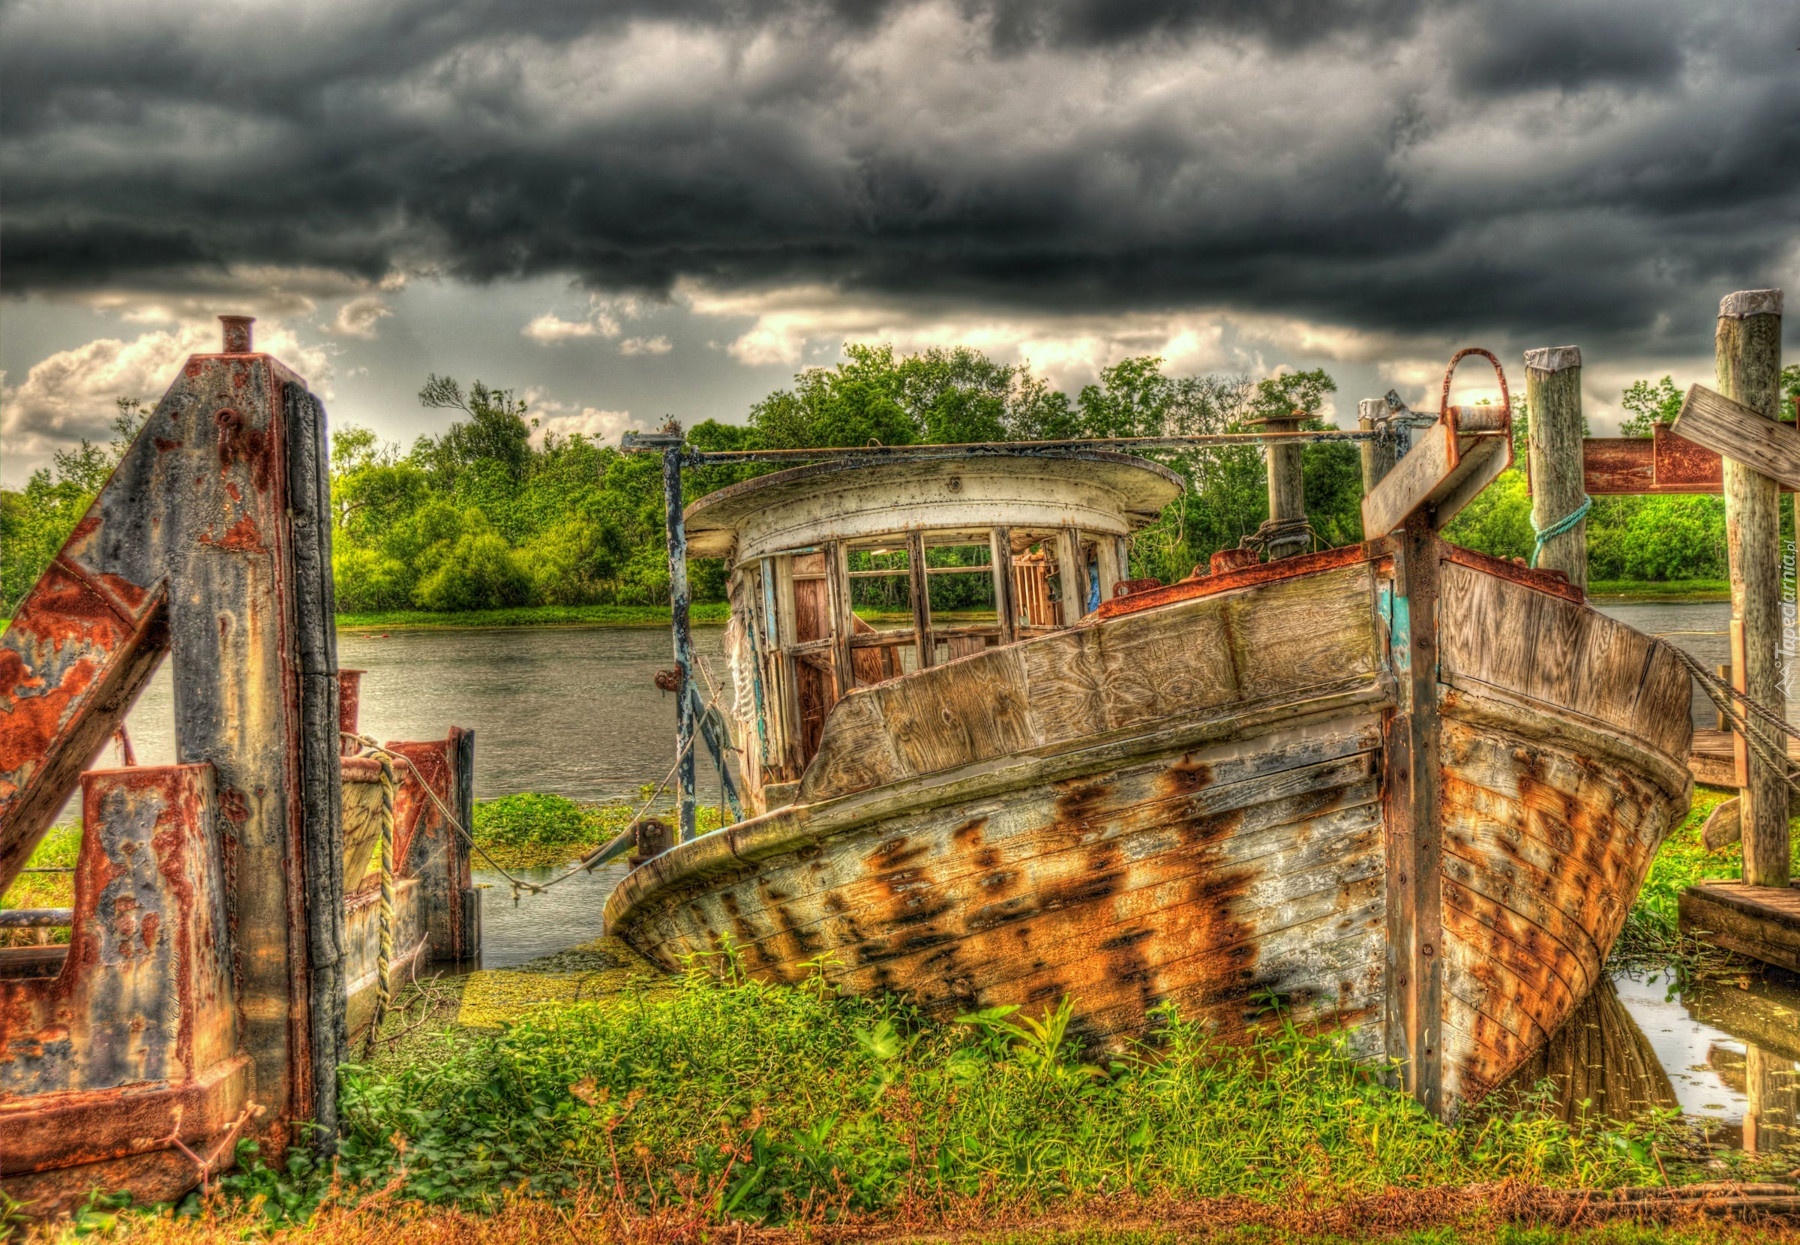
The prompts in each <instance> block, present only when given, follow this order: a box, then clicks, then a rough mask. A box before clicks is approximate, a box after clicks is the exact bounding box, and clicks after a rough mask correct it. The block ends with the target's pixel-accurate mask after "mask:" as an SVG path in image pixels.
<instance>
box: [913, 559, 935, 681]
mask: <svg viewBox="0 0 1800 1245" xmlns="http://www.w3.org/2000/svg"><path fill="white" fill-rule="evenodd" d="M906 569H907V572H908V575H909V576H910V580H911V585H912V614H913V636H914V640H915V642H916V644H917V647H918V654H919V669H921V670H923V669H925V668H926V667H927V666H933V665H936V664H937V642H936V641H935V640H933V639H932V638H931V579H930V577H929V576H927V575H926V574H925V533H924V532H918V531H913V532H908V533H907V534H906Z"/></svg>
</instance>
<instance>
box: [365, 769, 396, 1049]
mask: <svg viewBox="0 0 1800 1245" xmlns="http://www.w3.org/2000/svg"><path fill="white" fill-rule="evenodd" d="M380 759H381V907H380V910H379V911H380V917H381V925H380V931H381V932H380V942H379V943H378V944H377V948H376V952H375V1014H374V1016H373V1018H372V1019H371V1020H370V1021H369V1042H370V1044H371V1045H373V1043H374V1041H375V1035H376V1034H377V1033H379V1032H380V1031H381V1022H382V1021H383V1020H384V1019H385V1018H386V1017H387V1010H388V1003H389V1002H391V1001H392V999H393V993H394V981H393V961H394V788H395V786H397V785H398V784H397V783H396V782H395V780H394V766H393V763H392V762H391V761H390V760H389V759H388V757H387V756H386V755H383V756H382V757H381V758H380Z"/></svg>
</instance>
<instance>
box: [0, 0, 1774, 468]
mask: <svg viewBox="0 0 1800 1245" xmlns="http://www.w3.org/2000/svg"><path fill="white" fill-rule="evenodd" d="M1796 45H1800V6H1796V5H1794V4H1793V3H1792V0H1733V2H1732V3H1730V4H1713V3H1702V2H1697V0H1684V2H1682V3H1673V2H1670V0H1632V2H1630V3H1626V2H1625V0H1502V2H1499V3H1479V4H1477V3H1449V4H1426V3H1408V2H1406V0H1369V2H1364V3H1327V2H1326V0H1280V2H1262V3H1257V2H1253V0H1213V2H1211V3H1179V2H1176V0H1063V2H1062V3H1050V4H1027V3H1024V2H1023V0H993V2H980V0H965V2H963V3H949V2H941V3H877V2H862V3H852V2H850V0H843V2H841V3H836V4H829V3H815V4H808V3H780V2H777V0H766V2H756V0H733V2H731V3H707V2H705V0H673V2H668V3H663V2H659V3H656V4H649V3H637V4H616V5H591V4H586V3H582V4H576V3H555V4H539V5H515V4H503V3H499V2H498V0H493V2H491V3H464V4H458V5H446V4H427V3H420V2H417V0H401V2H399V3H380V2H378V0H357V2H354V3H352V2H350V0H342V2H340V3H325V4H311V5H301V6H295V5H293V4H280V5H277V4H273V3H267V4H258V3H242V2H240V0H233V2H230V3H227V2H225V0H217V2H215V3H196V2H194V0H171V2H168V3H162V4H158V5H154V6H145V5H132V4H127V3H121V2H113V3H98V2H95V0H73V2H60V3H53V2H51V0H10V2H8V3H5V4H0V107H3V109H4V116H5V128H4V133H3V134H0V179H3V180H0V190H3V194H4V198H3V200H0V210H3V213H4V222H3V223H4V233H3V235H0V264H3V265H4V267H3V273H4V281H5V290H6V295H7V297H6V298H5V300H4V301H3V302H0V330H3V335H0V366H3V367H4V369H5V371H6V386H7V388H6V393H5V398H4V408H3V410H0V450H4V451H5V463H4V465H3V467H0V478H4V479H5V481H7V482H8V483H16V482H17V481H18V480H19V479H20V478H21V477H22V476H23V474H24V473H25V472H27V471H28V470H29V469H30V468H31V467H32V466H34V465H36V464H38V463H40V462H42V461H43V460H44V458H45V456H46V455H47V454H48V453H49V452H51V451H52V450H53V449H55V448H57V447H58V446H61V445H65V444H68V443H70V442H71V441H72V440H73V439H75V438H78V437H80V436H82V435H89V436H93V435H97V434H100V433H102V432H103V430H104V428H105V425H106V422H107V420H108V419H109V418H110V414H111V403H110V398H111V397H112V396H113V395H114V394H117V393H130V394H135V395H138V396H144V397H152V396H154V395H155V394H156V393H157V392H159V391H160V389H161V388H162V387H163V385H164V384H166V381H167V377H168V374H169V372H170V369H171V368H172V367H173V366H174V364H175V363H176V362H178V361H179V358H180V357H181V355H183V354H185V353H186V352H187V351H188V350H190V349H194V348H201V347H206V346H210V344H211V342H212V341H213V340H215V338H216V330H215V329H214V328H213V327H212V326H211V324H210V322H209V319H210V315H211V314H212V313H213V312H216V311H224V310H248V311H251V312H253V313H255V314H257V315H258V316H260V317H261V318H262V321H263V323H262V324H261V325H260V326H259V327H260V328H261V329H262V339H263V341H264V342H265V343H267V344H268V345H270V346H271V347H272V348H275V349H277V350H278V351H279V352H281V353H283V354H284V355H285V356H287V357H288V358H289V359H290V361H291V362H293V363H294V364H295V365H296V366H298V367H300V368H301V370H302V371H304V372H306V373H307V374H308V375H309V376H310V377H311V378H312V379H313V380H314V382H315V385H316V386H317V387H319V388H321V389H322V390H324V391H326V392H327V393H328V395H329V397H330V408H331V411H332V415H333V418H334V419H335V420H336V421H338V422H340V423H342V422H360V423H366V424H369V425H371V426H374V427H376V428H377V429H378V430H379V431H380V432H382V433H383V435H386V436H389V437H393V438H397V439H402V440H409V439H410V438H411V437H412V436H413V435H416V434H417V433H418V432H420V431H426V430H430V429H433V428H436V427H439V426H441V425H442V423H443V416H442V414H441V413H428V412H423V411H420V410H418V409H417V407H416V405H415V404H414V403H413V402H412V398H411V395H412V393H413V392H414V391H415V390H416V389H417V387H418V384H419V383H420V381H421V380H422V379H423V378H424V375H425V373H426V372H428V371H438V372H449V373H452V374H455V375H458V376H461V377H463V378H464V379H468V378H470V377H473V376H476V375H479V376H480V377H482V378H483V379H485V380H487V381H489V382H490V383H495V384H502V385H511V386H514V387H517V388H520V389H529V390H532V391H533V392H534V393H535V394H537V395H538V403H537V407H538V410H539V412H540V413H541V414H542V415H544V416H545V417H546V418H547V419H551V420H555V421H557V423H556V426H557V427H561V428H565V429H576V428H580V429H586V430H589V431H592V432H594V433H595V434H596V435H606V436H609V437H610V436H616V434H617V432H618V431H619V430H620V429H621V428H623V427H624V426H625V424H626V423H627V422H628V421H629V422H639V423H648V422H650V421H652V420H655V419H658V418H660V417H661V416H662V415H663V414H665V413H674V414H677V415H680V416H682V417H684V418H687V419H699V418H705V417H709V416H711V417H719V418H728V419H742V418H743V415H744V413H745V410H746V408H747V407H748V405H749V403H750V402H751V401H753V400H754V399H755V398H756V397H757V396H759V395H760V394H762V393H764V392H767V391H768V390H769V389H770V388H772V387H774V386H775V385H777V384H780V383H782V382H783V381H784V380H785V379H786V378H787V377H788V376H790V375H791V373H792V372H793V371H794V369H795V368H797V367H799V366H802V365H804V364H808V363H814V362H826V361H829V360H830V359H832V358H835V357H836V352H837V347H838V345H839V343H841V342H842V341H843V340H845V339H846V338H848V339H868V338H874V337H883V338H886V339H889V340H893V341H895V342H896V344H899V345H901V346H903V347H911V346H919V345H928V344H939V343H949V342H953V341H968V342H970V343H971V344H974V345H978V346H982V347H983V348H985V349H988V350H990V351H991V352H992V353H995V354H998V355H1001V356H1003V357H1009V358H1010V357H1028V358H1030V360H1031V361H1032V362H1033V363H1034V365H1036V366H1038V367H1039V368H1040V369H1042V370H1044V371H1046V372H1048V373H1049V374H1050V375H1051V377H1052V379H1054V380H1057V381H1058V382H1059V383H1063V384H1067V385H1070V386H1073V385H1078V384H1080V383H1081V382H1083V381H1085V380H1087V379H1089V378H1091V376H1092V374H1093V372H1094V371H1095V370H1096V369H1097V368H1098V367H1100V366H1103V365H1104V364H1105V363H1107V362H1111V361H1113V360H1115V359H1117V358H1120V357H1123V356H1124V355H1126V354H1131V353H1142V352H1157V353H1162V354H1164V355H1165V356H1166V357H1168V359H1169V360H1170V364H1171V366H1172V367H1174V368H1177V369H1179V370H1184V371H1210V370H1225V371H1240V370H1242V371H1251V372H1267V371H1270V370H1273V369H1275V368H1277V367H1282V366H1302V367H1304V366H1314V365H1323V366H1326V367H1327V368H1329V369H1330V370H1331V371H1332V372H1333V374H1334V375H1335V376H1337V377H1338V379H1339V381H1340V384H1341V385H1342V387H1343V393H1342V394H1341V398H1342V399H1344V400H1346V402H1347V403H1351V402H1354V399H1355V398H1356V397H1358V396H1363V395H1365V394H1371V393H1378V392H1381V391H1382V390H1384V389H1386V388H1387V386H1388V385H1389V384H1396V385H1398V386H1400V387H1401V389H1402V391H1403V392H1406V393H1407V394H1408V396H1409V397H1416V396H1420V395H1421V394H1422V393H1423V390H1424V387H1425V386H1426V384H1427V383H1428V382H1429V379H1430V377H1431V375H1432V374H1433V373H1434V372H1435V371H1438V370H1440V369H1441V367H1442V361H1443V359H1444V358H1446V357H1447V356H1448V354H1449V353H1450V351H1451V350H1452V349H1453V348H1454V347H1456V346H1458V345H1464V344H1484V345H1488V346H1490V347H1492V348H1494V349H1496V350H1498V351H1500V352H1501V353H1502V357H1503V358H1506V359H1509V360H1512V359H1516V358H1517V356H1518V352H1519V351H1520V350H1521V349H1523V348H1524V347H1526V346H1530V345H1541V344H1549V343H1552V342H1556V343H1560V342H1571V341H1572V342H1578V343H1580V344H1581V345H1582V346H1583V347H1584V349H1585V350H1586V352H1587V355H1588V359H1589V368H1588V381H1589V387H1590V397H1591V399H1592V401H1593V404H1594V412H1595V415H1596V423H1598V424H1600V425H1601V426H1604V425H1605V424H1606V423H1607V422H1608V421H1609V419H1610V418H1611V415H1612V413H1613V404H1616V400H1617V396H1618V388H1619V386H1620V385H1622V384H1623V383H1624V382H1625V381H1627V380H1629V379H1631V378H1633V377H1634V376H1638V375H1647V374H1660V373H1661V372H1663V371H1673V372H1675V373H1677V379H1678V380H1682V381H1684V382H1685V381H1686V380H1691V379H1702V378H1704V376H1705V374H1706V371H1707V366H1706V363H1707V356H1708V354H1709V351H1710V333H1711V317H1712V313H1713V310H1714V308H1715V307H1716V305H1717V299H1718V297H1719V296H1720V295H1721V294H1723V293H1725V292H1728V291H1729V290H1732V289H1737V288H1743V287H1748V286H1765V285H1784V286H1786V287H1787V288H1788V289H1789V290H1790V291H1792V290H1795V289H1800V51H1796Z"/></svg>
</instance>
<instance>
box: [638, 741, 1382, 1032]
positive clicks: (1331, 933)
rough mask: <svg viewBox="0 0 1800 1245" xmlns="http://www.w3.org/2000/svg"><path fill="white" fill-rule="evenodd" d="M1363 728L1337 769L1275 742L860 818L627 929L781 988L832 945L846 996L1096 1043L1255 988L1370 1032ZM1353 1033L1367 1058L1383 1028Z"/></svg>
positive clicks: (670, 951) (1250, 1007) (1224, 1007)
mask: <svg viewBox="0 0 1800 1245" xmlns="http://www.w3.org/2000/svg"><path fill="white" fill-rule="evenodd" d="M1375 725H1376V724H1375V721H1374V719H1372V718H1365V720H1364V724H1363V726H1362V727H1361V729H1359V730H1353V731H1350V732H1348V733H1346V732H1343V731H1338V732H1336V733H1335V734H1333V735H1331V736H1320V737H1319V739H1318V740H1317V741H1316V742H1317V743H1318V744H1320V745H1322V746H1324V747H1325V748H1326V749H1327V750H1328V751H1329V752H1331V753H1338V754H1340V755H1337V756H1336V757H1335V758H1334V759H1327V760H1313V759H1312V758H1315V757H1316V756H1317V755H1318V748H1316V747H1315V748H1305V747H1293V746H1290V745H1289V744H1288V743H1287V742H1285V741H1283V740H1281V739H1280V738H1279V737H1277V738H1275V739H1273V740H1272V741H1271V742H1272V743H1273V744H1274V746H1272V747H1270V748H1268V749H1266V750H1261V751H1259V750H1257V749H1255V748H1254V747H1245V746H1244V745H1242V744H1237V743H1234V744H1229V745H1221V746H1218V747H1216V748H1214V749H1211V750H1203V751H1198V752H1191V753H1180V754H1176V755H1174V756H1171V757H1161V758H1157V759H1155V760H1153V761H1149V762H1144V763H1140V764H1138V765H1136V766H1134V767H1131V768H1129V769H1126V770H1121V771H1117V772H1113V773H1107V774H1101V775H1095V776H1092V777H1090V778H1087V779H1073V780H1064V781H1061V782H1058V783H1054V784H1046V785H1044V786H1042V787H1040V788H1036V789H1033V790H1030V791H1025V792H1019V793H1016V794H1014V795H1012V796H1010V797H1008V798H1006V799H992V798H990V799H987V800H980V801H970V802H965V803H961V804H951V805H944V806H939V807H936V808H932V809H928V810H922V811H920V812H918V813H913V814H910V815H904V816H899V817H894V818H890V819H887V820H885V821H881V822H876V823H872V824H866V825H864V826H861V827H859V829H858V833H857V835H856V841H857V843H858V844H859V845H860V846H858V847H857V848H855V849H852V850H846V848H847V845H838V844H832V845H830V846H829V849H828V850H826V851H824V852H820V851H818V850H816V849H813V850H807V849H804V848H802V849H799V850H796V851H792V852H789V853H785V854H782V855H779V856H775V857H771V858H768V859H765V860H763V861H761V862H759V868H758V869H757V870H756V872H754V873H752V874H747V875H745V876H743V877H740V878H738V879H736V880H735V881H734V882H732V883H730V884H726V885H718V886H714V887H711V888H708V889H707V890H705V891H702V892H698V893H691V894H687V895H677V894H669V895H668V896H667V897H666V902H665V903H664V904H662V905H659V906H658V907H657V909H656V910H655V911H647V912H645V913H643V914H641V915H640V916H639V918H638V926H637V928H638V929H639V931H641V933H649V934H651V935H652V936H653V940H652V945H651V946H649V947H647V949H648V950H651V951H652V953H653V955H654V956H655V958H658V959H659V960H661V961H662V962H664V963H665V964H672V963H674V962H675V961H676V959H677V958H678V957H679V956H680V955H681V954H684V953H689V952H693V951H706V950H711V949H715V948H717V947H719V946H721V945H723V943H724V942H725V941H726V939H728V938H729V939H730V940H731V941H732V942H734V943H735V944H736V945H737V947H738V948H739V950H740V951H741V953H742V954H743V956H744V962H745V963H746V965H747V966H748V967H750V968H751V970H752V971H753V972H757V973H758V974H759V975H765V976H770V977H776V978H784V979H791V978H795V977H798V976H801V975H802V974H803V973H804V971H805V970H804V969H802V968H801V967H800V966H801V964H802V963H803V962H804V961H806V960H810V959H812V958H814V957H815V956H817V955H819V954H820V953H821V952H824V951H831V952H832V953H833V954H834V955H835V956H836V957H837V958H838V960H839V962H840V963H841V964H842V965H843V968H842V970H841V976H842V981H843V984H845V985H846V986H849V987H851V988H853V989H858V990H880V989H893V988H904V989H905V990H906V991H907V992H908V993H909V994H910V995H911V996H912V997H913V998H914V999H915V1000H916V1001H917V1002H918V1003H919V1004H920V1005H922V1006H924V1007H926V1008H928V1009H931V1010H936V1011H939V1012H947V1013H954V1012H957V1011H962V1010H967V1009H968V1008H970V1007H977V1006H987V1005H991V1004H994V1003H1000V1002H1017V1003H1020V1004H1022V1005H1025V1006H1028V1007H1032V1008H1034V1009H1035V1008H1036V1007H1038V1006H1041V1005H1042V1004H1043V1003H1045V1002H1050V1003H1054V1002H1055V1001H1056V999H1058V998H1060V997H1062V996H1063V995H1069V996H1071V997H1074V998H1076V999H1077V1000H1078V1001H1079V1003H1080V1005H1081V1016H1082V1031H1083V1033H1084V1034H1085V1035H1086V1036H1089V1037H1091V1038H1095V1039H1104V1038H1107V1037H1111V1036H1114V1035H1120V1034H1134V1035H1135V1034H1141V1033H1142V1032H1143V1031H1144V1030H1145V1028H1146V1026H1147V1024H1148V1023H1149V1019H1148V1011H1149V1009H1150V1008H1152V1007H1154V1006H1155V1005H1156V1004H1157V1003H1159V1002H1161V1001H1163V1000H1165V999H1169V1000H1174V1001H1175V1002H1177V1003H1178V1004H1179V1005H1181V1006H1182V1008H1183V1011H1184V1013H1185V1014H1188V1015H1191V1016H1203V1017H1206V1018H1209V1019H1212V1020H1215V1021H1216V1022H1218V1023H1219V1024H1221V1025H1224V1026H1227V1027H1228V1028H1229V1029H1231V1030H1235V1029H1237V1028H1240V1027H1241V1026H1242V1025H1243V1024H1244V1023H1245V1020H1246V1018H1247V1017H1248V1016H1250V1015H1253V1014H1254V1013H1255V1012H1256V1011H1257V1010H1258V1009H1259V1008H1260V1007H1262V1006H1263V1004H1262V1002H1261V1001H1260V1000H1261V997H1262V996H1263V995H1265V994H1270V995H1274V996H1276V997H1279V998H1282V999H1284V1000H1285V1001H1286V1002H1287V1003H1288V1005H1289V1006H1290V1007H1292V1008H1293V1009H1295V1011H1296V1012H1297V1013H1299V1014H1301V1015H1302V1016H1306V1017H1317V1018H1321V1019H1322V1018H1324V1017H1327V1016H1329V1017H1333V1018H1337V1019H1342V1020H1352V1021H1363V1022H1367V1021H1369V1020H1372V1019H1375V1018H1376V1017H1377V1016H1378V1009H1379V999H1380V992H1381V969H1382V956H1383V951H1382V946H1383V940H1382V938H1381V936H1380V930H1381V926H1382V923H1383V902H1382V882H1381V843H1380V818H1379V804H1378V799H1377V796H1378V792H1377V790H1376V785H1375V781H1374V761H1373V756H1372V747H1373V745H1374V743H1375V741H1376V739H1377V738H1378V735H1377V733H1376V730H1375ZM1346 749H1357V750H1356V751H1345V750H1346ZM1270 758H1275V759H1276V761H1277V764H1278V765H1279V763H1280V762H1282V761H1284V760H1285V761H1287V762H1288V763H1289V767H1288V768H1276V769H1274V770H1273V772H1270V768H1269V761H1270ZM1309 760H1310V761H1311V763H1310V764H1296V763H1297V762H1305V761H1309ZM640 936H641V934H640ZM1096 947H1098V953H1096ZM1321 983H1325V984H1323V985H1322V984H1321ZM1359 1040H1360V1041H1363V1042H1370V1043H1373V1046H1374V1048H1379V1046H1380V1040H1381V1039H1380V1034H1379V1027H1378V1026H1376V1027H1375V1028H1373V1029H1370V1030H1369V1031H1368V1032H1367V1033H1364V1034H1363V1035H1362V1036H1361V1038H1360V1039H1359Z"/></svg>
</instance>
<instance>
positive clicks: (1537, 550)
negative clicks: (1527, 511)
mask: <svg viewBox="0 0 1800 1245" xmlns="http://www.w3.org/2000/svg"><path fill="white" fill-rule="evenodd" d="M1593 508H1594V499H1593V498H1592V497H1583V498H1582V499H1581V504H1580V505H1579V506H1577V507H1575V509H1574V510H1573V511H1571V512H1570V513H1568V514H1566V515H1564V516H1563V517H1562V518H1560V519H1558V520H1557V521H1556V522H1554V523H1552V524H1551V525H1550V526H1549V527H1539V526H1538V525H1537V518H1536V517H1535V516H1533V518H1532V520H1531V530H1532V532H1533V533H1534V534H1535V535H1536V536H1537V545H1536V547H1534V548H1533V549H1532V551H1531V567H1532V569H1533V570H1536V569H1537V564H1538V555H1539V554H1541V553H1543V552H1544V545H1545V544H1546V543H1547V542H1548V541H1550V540H1551V539H1552V538H1554V537H1557V536H1561V535H1562V534H1563V533H1564V532H1566V531H1569V530H1570V529H1571V528H1573V527H1574V526H1575V525H1576V524H1577V523H1579V522H1581V521H1582V520H1583V519H1585V518H1587V512H1588V511H1590V510H1592V509H1593Z"/></svg>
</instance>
